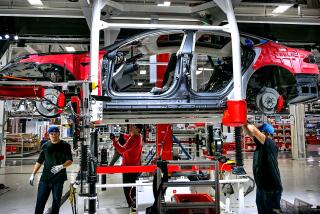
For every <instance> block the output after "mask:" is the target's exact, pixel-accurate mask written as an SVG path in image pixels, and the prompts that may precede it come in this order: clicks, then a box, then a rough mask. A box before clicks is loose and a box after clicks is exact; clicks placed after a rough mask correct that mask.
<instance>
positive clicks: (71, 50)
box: [66, 46, 76, 52]
mask: <svg viewBox="0 0 320 214" xmlns="http://www.w3.org/2000/svg"><path fill="white" fill-rule="evenodd" d="M66 50H67V51H68V52H75V51H76V49H74V47H72V46H71V47H66Z"/></svg>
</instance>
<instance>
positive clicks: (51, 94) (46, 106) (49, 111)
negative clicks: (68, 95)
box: [36, 88, 60, 118]
mask: <svg viewBox="0 0 320 214" xmlns="http://www.w3.org/2000/svg"><path fill="white" fill-rule="evenodd" d="M59 94H60V91H58V90H57V89H54V88H50V89H45V95H44V98H43V99H42V100H40V101H36V108H37V111H38V112H39V114H41V115H42V116H44V117H49V118H54V117H57V116H59V114H60V113H58V106H57V102H58V96H59Z"/></svg>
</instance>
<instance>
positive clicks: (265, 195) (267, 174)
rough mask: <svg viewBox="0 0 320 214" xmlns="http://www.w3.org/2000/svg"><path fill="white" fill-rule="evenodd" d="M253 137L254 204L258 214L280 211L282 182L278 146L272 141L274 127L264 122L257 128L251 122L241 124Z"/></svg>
mask: <svg viewBox="0 0 320 214" xmlns="http://www.w3.org/2000/svg"><path fill="white" fill-rule="evenodd" d="M243 129H244V131H245V132H246V133H247V134H248V135H249V136H251V137H252V138H253V139H254V142H255V143H256V150H255V151H254V155H253V175H254V180H255V182H256V184H257V192H256V204H257V208H258V213H259V214H261V213H262V214H269V213H281V208H280V199H281V195H282V190H283V189H282V183H281V177H280V171H279V167H278V146H277V144H276V143H275V142H274V141H273V139H272V135H273V133H274V128H273V127H272V125H271V124H269V123H264V124H263V125H262V126H261V127H259V128H257V127H256V126H254V125H252V124H246V125H244V126H243Z"/></svg>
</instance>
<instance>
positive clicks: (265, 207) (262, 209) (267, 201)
mask: <svg viewBox="0 0 320 214" xmlns="http://www.w3.org/2000/svg"><path fill="white" fill-rule="evenodd" d="M281 195H282V191H280V190H273V191H265V190H263V189H260V188H258V187H257V194H256V204H257V208H258V213H259V214H272V213H278V212H279V211H281V208H280V200H281Z"/></svg>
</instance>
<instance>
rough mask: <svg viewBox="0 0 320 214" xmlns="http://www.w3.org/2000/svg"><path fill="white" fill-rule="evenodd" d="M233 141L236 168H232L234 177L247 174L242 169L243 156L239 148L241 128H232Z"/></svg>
mask: <svg viewBox="0 0 320 214" xmlns="http://www.w3.org/2000/svg"><path fill="white" fill-rule="evenodd" d="M234 139H235V142H236V166H235V167H234V168H233V170H232V173H233V174H235V175H245V174H247V173H246V171H245V170H244V168H243V154H242V147H241V127H235V128H234Z"/></svg>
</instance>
